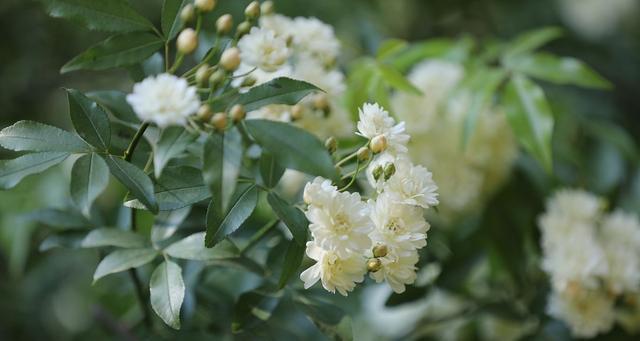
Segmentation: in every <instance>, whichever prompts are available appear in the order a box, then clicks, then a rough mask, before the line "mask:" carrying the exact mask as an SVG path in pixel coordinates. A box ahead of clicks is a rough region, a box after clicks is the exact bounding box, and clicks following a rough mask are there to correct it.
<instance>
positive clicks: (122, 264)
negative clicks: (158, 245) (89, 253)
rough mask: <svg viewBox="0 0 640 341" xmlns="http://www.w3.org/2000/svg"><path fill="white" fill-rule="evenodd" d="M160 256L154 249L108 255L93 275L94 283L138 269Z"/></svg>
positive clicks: (129, 250)
mask: <svg viewBox="0 0 640 341" xmlns="http://www.w3.org/2000/svg"><path fill="white" fill-rule="evenodd" d="M157 255H158V251H156V250H154V249H148V248H145V249H122V250H116V251H113V252H112V253H110V254H108V255H107V256H106V257H104V259H102V261H100V264H98V268H97V269H96V272H95V273H94V274H93V283H95V282H96V281H97V280H99V279H100V278H102V277H104V276H106V275H110V274H113V273H116V272H121V271H125V270H129V269H132V268H137V267H139V266H142V265H145V264H147V263H149V262H151V261H152V260H153V259H154V258H156V256H157Z"/></svg>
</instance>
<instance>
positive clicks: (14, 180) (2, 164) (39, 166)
mask: <svg viewBox="0 0 640 341" xmlns="http://www.w3.org/2000/svg"><path fill="white" fill-rule="evenodd" d="M68 156H69V153H59V152H45V153H36V154H27V155H23V156H20V157H18V158H15V159H13V160H0V189H9V188H12V187H14V186H15V185H17V184H18V183H19V182H20V181H22V179H23V178H25V177H26V176H29V175H31V174H36V173H40V172H43V171H45V170H47V169H49V168H50V167H53V166H55V165H57V164H59V163H60V162H62V161H64V159H66V158H67V157H68Z"/></svg>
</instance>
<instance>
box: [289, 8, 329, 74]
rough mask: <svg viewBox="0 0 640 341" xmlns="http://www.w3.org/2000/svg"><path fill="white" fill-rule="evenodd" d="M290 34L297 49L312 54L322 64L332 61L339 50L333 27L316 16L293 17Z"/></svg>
mask: <svg viewBox="0 0 640 341" xmlns="http://www.w3.org/2000/svg"><path fill="white" fill-rule="evenodd" d="M292 35H293V44H294V46H295V47H296V49H297V50H299V51H305V52H308V53H310V54H312V55H313V56H314V57H316V58H318V59H320V60H321V61H322V62H323V63H324V64H330V63H332V62H334V61H335V59H336V57H337V56H338V52H340V42H339V41H338V40H337V39H336V36H335V33H334V32H333V27H331V26H329V25H327V24H325V23H323V22H322V21H320V20H318V19H316V18H302V17H297V18H295V19H294V22H293V28H292Z"/></svg>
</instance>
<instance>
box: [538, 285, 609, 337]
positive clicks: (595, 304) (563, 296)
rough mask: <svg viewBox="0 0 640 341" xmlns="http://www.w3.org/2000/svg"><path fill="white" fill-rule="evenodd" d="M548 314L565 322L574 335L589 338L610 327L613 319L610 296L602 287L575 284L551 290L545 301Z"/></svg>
mask: <svg viewBox="0 0 640 341" xmlns="http://www.w3.org/2000/svg"><path fill="white" fill-rule="evenodd" d="M547 312H548V313H549V315H551V316H553V317H555V318H558V319H561V320H562V321H564V322H566V323H567V325H568V326H569V329H571V333H572V334H573V336H575V337H581V338H590V337H594V336H596V335H598V334H600V333H603V332H606V331H608V330H610V329H611V327H612V326H613V323H614V322H615V313H614V300H613V299H612V297H610V296H609V295H608V294H607V293H606V292H603V291H602V290H591V289H586V288H583V287H580V285H578V284H575V285H571V286H570V287H568V288H567V289H566V290H564V291H562V292H558V291H553V293H552V294H551V296H550V298H549V303H548V304H547Z"/></svg>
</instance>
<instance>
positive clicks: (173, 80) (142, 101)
mask: <svg viewBox="0 0 640 341" xmlns="http://www.w3.org/2000/svg"><path fill="white" fill-rule="evenodd" d="M127 102H128V103H129V104H130V105H131V107H132V108H133V111H134V112H135V113H136V114H137V115H138V117H139V118H140V119H141V120H142V121H149V122H153V123H155V124H157V125H158V126H159V127H166V126H169V125H184V124H186V122H187V117H189V116H191V115H193V114H195V113H196V112H197V111H198V108H199V107H200V99H199V98H198V94H197V91H196V88H195V87H193V86H189V84H188V83H187V81H186V80H185V79H183V78H179V77H176V76H174V75H170V74H166V73H164V74H160V75H157V76H150V77H147V78H145V79H144V80H143V81H142V82H140V83H136V84H135V85H134V86H133V92H132V93H131V94H129V95H127Z"/></svg>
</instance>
